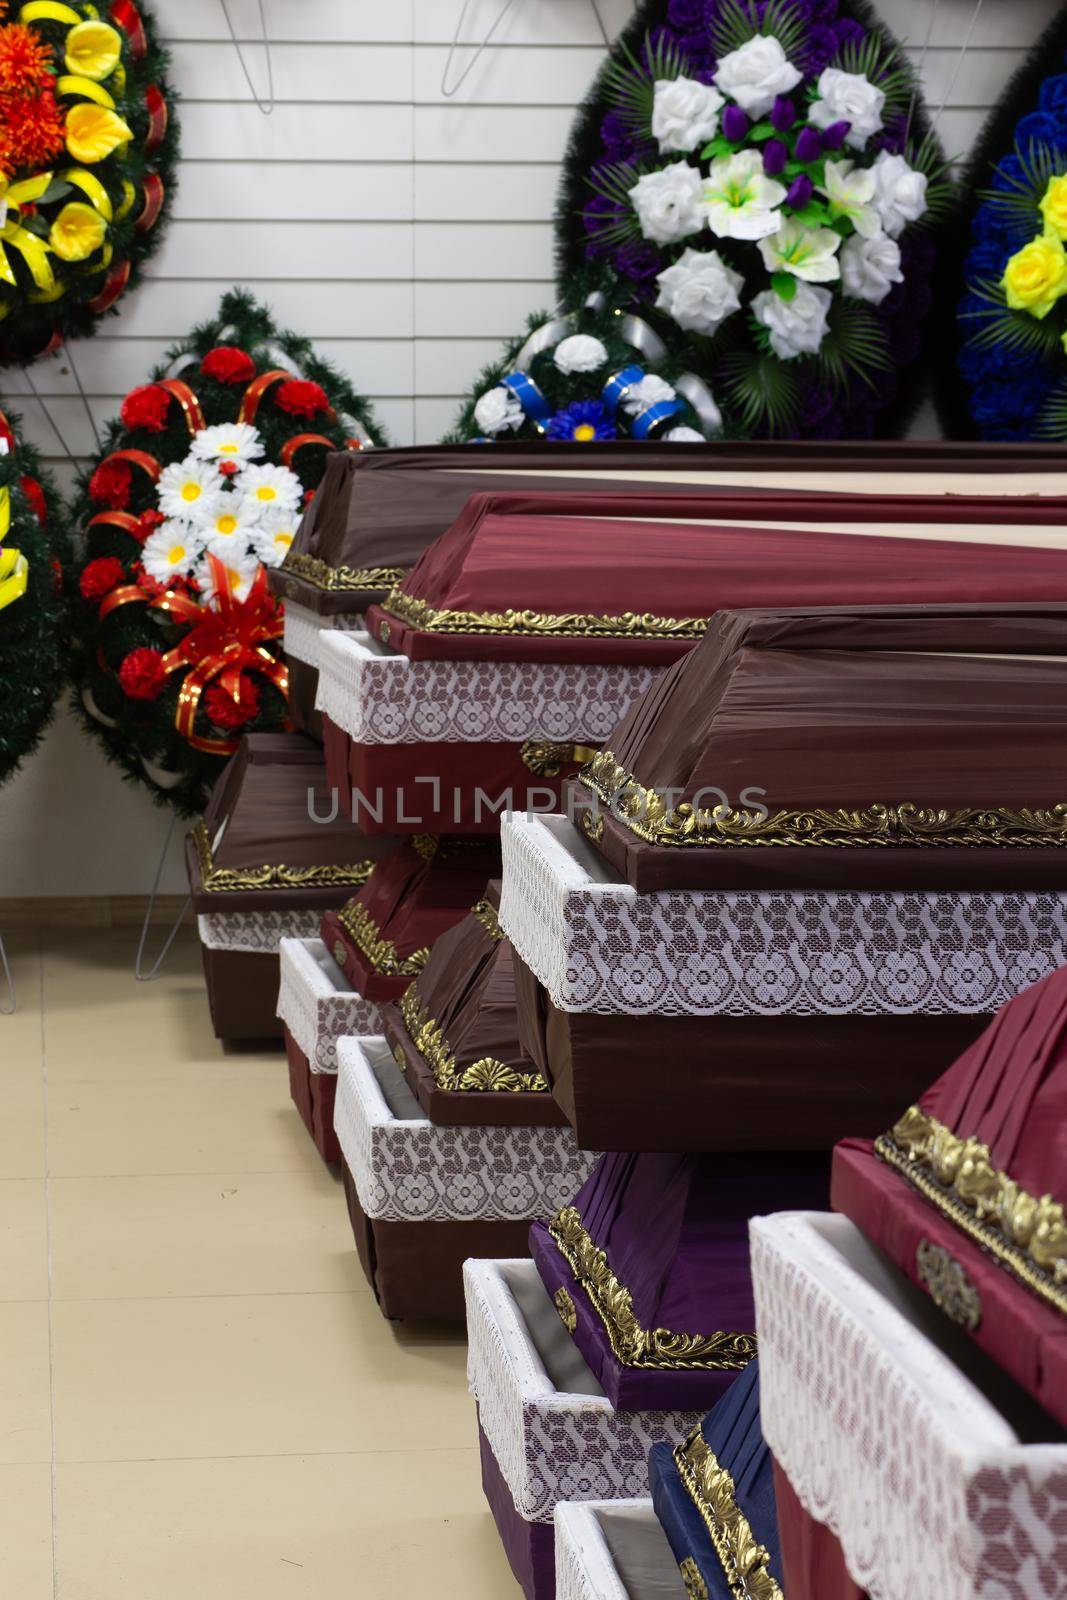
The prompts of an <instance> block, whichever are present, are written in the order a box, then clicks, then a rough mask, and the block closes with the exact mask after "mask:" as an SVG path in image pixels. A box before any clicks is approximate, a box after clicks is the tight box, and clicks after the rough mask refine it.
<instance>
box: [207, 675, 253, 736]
mask: <svg viewBox="0 0 1067 1600" xmlns="http://www.w3.org/2000/svg"><path fill="white" fill-rule="evenodd" d="M204 710H205V711H206V712H207V714H208V716H209V717H210V718H211V720H212V722H213V723H214V724H215V726H216V728H222V729H223V730H224V731H225V732H227V733H229V732H232V731H233V730H234V729H236V728H243V727H244V725H245V723H246V722H251V721H252V719H253V717H256V716H258V715H259V685H258V684H257V683H256V681H255V679H254V678H249V677H247V676H245V675H244V674H243V673H242V675H241V701H240V704H238V702H237V701H236V700H235V699H234V698H233V696H232V695H230V694H228V693H227V692H226V690H225V689H224V688H223V687H222V685H221V683H213V684H211V685H210V686H209V687H208V688H207V689H206V690H205V691H204Z"/></svg>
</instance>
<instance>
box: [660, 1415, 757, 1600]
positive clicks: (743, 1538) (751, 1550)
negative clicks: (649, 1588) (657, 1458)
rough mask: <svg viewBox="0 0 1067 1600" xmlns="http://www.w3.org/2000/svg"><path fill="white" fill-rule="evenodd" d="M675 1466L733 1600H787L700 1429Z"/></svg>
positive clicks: (677, 1451)
mask: <svg viewBox="0 0 1067 1600" xmlns="http://www.w3.org/2000/svg"><path fill="white" fill-rule="evenodd" d="M674 1464H675V1466H676V1467H677V1468H678V1473H679V1476H680V1477H681V1480H682V1483H683V1485H684V1486H685V1489H686V1492H687V1494H688V1495H689V1498H690V1499H691V1500H692V1502H693V1504H694V1505H695V1506H696V1508H697V1510H698V1511H699V1513H700V1516H701V1520H702V1521H703V1523H704V1526H705V1527H706V1528H707V1530H708V1533H709V1535H710V1536H711V1542H712V1544H713V1545H714V1546H715V1554H716V1555H717V1556H718V1558H719V1561H720V1563H721V1564H722V1570H723V1574H724V1575H725V1578H726V1581H727V1583H728V1584H729V1585H730V1592H731V1594H732V1595H734V1596H735V1600H784V1596H783V1594H782V1590H781V1587H780V1585H779V1584H778V1583H777V1581H776V1580H775V1578H774V1577H772V1575H771V1572H770V1559H771V1558H770V1552H769V1551H768V1550H767V1548H766V1546H765V1545H762V1544H760V1542H759V1540H758V1539H757V1538H756V1535H755V1533H754V1532H753V1531H752V1525H751V1523H750V1522H749V1520H748V1518H747V1517H746V1516H745V1515H744V1513H743V1512H742V1510H741V1507H740V1506H739V1505H738V1503H737V1488H736V1485H735V1484H734V1480H733V1478H732V1477H731V1475H730V1474H729V1472H727V1470H726V1468H725V1467H724V1466H721V1465H720V1463H719V1459H718V1457H717V1456H716V1455H715V1453H714V1451H713V1450H712V1449H711V1447H710V1446H709V1444H708V1442H707V1440H706V1439H705V1438H704V1435H703V1433H702V1432H701V1430H700V1428H699V1427H697V1428H695V1429H694V1430H693V1432H692V1433H691V1434H690V1435H689V1438H688V1439H686V1440H685V1442H684V1443H683V1444H680V1445H678V1446H677V1447H676V1448H675V1451H674ZM693 1565H694V1567H695V1565H696V1563H695V1562H694V1563H693ZM698 1576H699V1573H698ZM700 1581H701V1583H703V1579H701V1580H700ZM687 1592H688V1589H687ZM704 1593H705V1594H707V1589H706V1588H705V1590H704Z"/></svg>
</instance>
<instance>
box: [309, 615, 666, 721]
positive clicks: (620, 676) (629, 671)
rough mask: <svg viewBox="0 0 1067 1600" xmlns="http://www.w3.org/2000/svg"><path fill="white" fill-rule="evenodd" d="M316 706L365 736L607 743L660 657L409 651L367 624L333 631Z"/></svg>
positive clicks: (322, 649)
mask: <svg viewBox="0 0 1067 1600" xmlns="http://www.w3.org/2000/svg"><path fill="white" fill-rule="evenodd" d="M318 664H319V687H318V692H317V694H316V696H315V706H316V708H317V710H319V711H321V712H322V713H323V714H324V715H325V716H328V717H329V719H330V721H331V722H332V723H334V724H335V725H336V726H337V727H338V728H341V729H342V730H343V731H344V732H345V733H347V734H348V735H349V737H350V738H351V739H353V740H354V741H355V742H356V743H357V744H419V743H421V742H423V741H427V740H433V741H435V742H436V741H439V740H443V741H448V742H459V743H463V744H469V743H471V742H479V743H481V742H487V743H493V742H499V743H506V744H513V743H514V742H515V741H516V740H523V739H561V740H567V739H569V740H578V741H580V742H581V741H588V742H591V743H593V744H599V743H601V742H602V741H603V740H604V739H606V738H607V737H608V734H609V733H611V731H612V730H613V728H615V727H616V725H617V724H618V723H619V722H620V721H621V720H622V718H623V716H624V715H625V714H626V712H627V711H629V709H630V707H631V705H632V704H633V702H634V701H635V700H637V699H639V697H640V696H641V695H642V694H644V692H645V690H646V689H647V688H648V687H649V685H650V684H651V683H653V682H654V680H655V679H656V678H657V677H658V676H659V674H660V672H661V671H662V668H659V667H624V666H617V665H611V664H610V663H609V664H607V665H603V666H595V665H590V666H579V665H577V664H573V663H572V664H571V665H563V664H562V663H560V662H551V661H547V662H533V661H410V660H409V659H408V657H407V656H401V655H391V654H390V653H389V652H388V651H387V650H386V649H385V647H384V646H383V645H381V644H379V643H378V641H377V640H376V639H372V638H371V636H370V634H367V633H347V634H340V633H324V634H323V635H322V638H321V640H320V643H319V663H318Z"/></svg>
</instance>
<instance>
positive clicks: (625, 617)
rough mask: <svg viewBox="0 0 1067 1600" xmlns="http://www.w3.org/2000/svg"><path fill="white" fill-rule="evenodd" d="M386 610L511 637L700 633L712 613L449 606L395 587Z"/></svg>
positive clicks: (414, 621) (420, 624)
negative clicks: (665, 614) (661, 614)
mask: <svg viewBox="0 0 1067 1600" xmlns="http://www.w3.org/2000/svg"><path fill="white" fill-rule="evenodd" d="M383 609H384V610H386V611H388V612H389V613H390V614H391V615H392V616H394V617H397V618H399V620H400V621H401V622H406V623H407V624H408V625H409V627H412V628H418V629H420V630H421V631H422V632H423V633H503V634H507V635H508V636H510V637H515V636H516V635H523V634H536V635H538V636H540V637H542V638H553V639H558V638H569V637H570V638H578V639H701V638H703V636H704V634H705V632H706V631H707V626H708V619H707V617H657V616H654V615H653V614H652V613H651V612H650V611H644V612H636V611H623V612H621V613H620V614H619V615H618V616H609V615H606V614H600V613H597V612H580V611H564V612H556V611H513V610H511V609H510V608H509V609H508V610H506V611H450V610H449V609H448V608H447V607H438V606H432V605H430V603H429V601H428V600H420V599H417V598H416V597H415V596H414V595H410V594H407V593H406V592H405V591H404V590H403V589H400V588H396V589H394V590H393V591H392V593H391V594H390V596H389V598H388V600H386V601H385V603H384V608H383Z"/></svg>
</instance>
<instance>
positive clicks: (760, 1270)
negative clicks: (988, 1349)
mask: <svg viewBox="0 0 1067 1600" xmlns="http://www.w3.org/2000/svg"><path fill="white" fill-rule="evenodd" d="M750 1232H751V1241H752V1277H753V1282H754V1285H755V1290H756V1327H757V1332H758V1335H759V1345H760V1405H761V1412H762V1421H763V1433H764V1436H765V1438H766V1440H767V1443H768V1444H769V1445H770V1447H771V1450H772V1451H773V1452H774V1455H775V1457H776V1458H777V1460H778V1462H779V1464H780V1465H781V1466H782V1467H783V1469H784V1470H785V1472H786V1474H787V1476H788V1478H789V1481H790V1483H791V1484H792V1486H793V1488H794V1490H795V1491H796V1494H797V1497H798V1498H799V1500H800V1502H801V1504H802V1505H803V1506H804V1508H805V1510H806V1511H808V1512H809V1514H810V1515H811V1516H813V1517H814V1518H815V1520H816V1521H817V1522H821V1523H823V1524H825V1525H826V1526H828V1527H829V1528H831V1529H832V1530H833V1532H834V1533H835V1534H836V1535H837V1537H838V1539H839V1540H840V1542H841V1547H842V1550H843V1552H844V1556H845V1560H846V1563H847V1565H848V1568H849V1571H850V1573H851V1574H852V1577H853V1578H854V1580H855V1581H856V1583H858V1584H859V1585H860V1586H861V1587H862V1588H864V1589H866V1590H867V1591H868V1593H869V1594H870V1596H871V1600H1038V1597H1040V1600H1062V1597H1063V1596H1064V1595H1067V1444H1054V1445H1023V1444H1020V1443H1019V1440H1018V1436H1017V1434H1016V1433H1015V1431H1014V1429H1013V1428H1012V1426H1011V1423H1010V1422H1009V1420H1008V1419H1007V1418H1006V1417H1005V1416H1003V1415H1002V1414H1001V1412H1000V1411H999V1410H997V1409H995V1408H994V1406H993V1405H992V1404H991V1403H990V1401H989V1400H988V1399H987V1398H986V1397H985V1395H984V1394H982V1393H981V1391H980V1390H979V1389H978V1388H976V1387H975V1386H974V1385H973V1384H972V1383H971V1382H970V1381H969V1380H968V1379H967V1378H966V1377H964V1375H963V1373H962V1372H961V1371H960V1370H959V1368H958V1367H957V1365H956V1354H954V1352H956V1353H958V1352H959V1351H960V1349H961V1347H962V1346H963V1345H965V1344H966V1342H967V1341H966V1335H965V1334H963V1333H962V1332H961V1331H960V1330H959V1329H957V1328H956V1327H955V1326H954V1325H953V1324H952V1323H951V1322H949V1320H948V1319H947V1318H946V1317H945V1316H943V1315H942V1313H941V1312H940V1311H938V1310H937V1309H936V1307H935V1306H934V1305H933V1303H932V1302H931V1301H930V1300H928V1299H927V1298H926V1296H925V1295H923V1294H922V1293H921V1292H920V1291H919V1290H917V1289H915V1288H914V1286H913V1285H911V1284H909V1283H907V1281H906V1280H905V1278H904V1275H903V1273H900V1272H898V1271H897V1269H896V1268H895V1267H892V1266H891V1265H890V1264H889V1263H888V1262H887V1260H886V1258H885V1257H884V1256H882V1255H881V1254H880V1253H879V1252H877V1251H876V1250H875V1249H874V1248H873V1247H872V1246H871V1245H869V1244H868V1243H867V1241H866V1240H865V1238H864V1237H863V1235H862V1234H861V1233H860V1232H859V1230H858V1229H857V1228H856V1227H854V1226H853V1224H852V1223H851V1222H849V1221H848V1220H847V1219H846V1218H844V1217H838V1216H831V1215H823V1214H820V1213H800V1212H787V1213H783V1214H781V1215H779V1216H774V1217H757V1218H755V1219H754V1220H753V1222H752V1223H751V1225H750ZM971 1348H972V1350H973V1347H971ZM1049 1426H1050V1428H1051V1427H1052V1424H1051V1423H1050V1424H1049Z"/></svg>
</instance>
